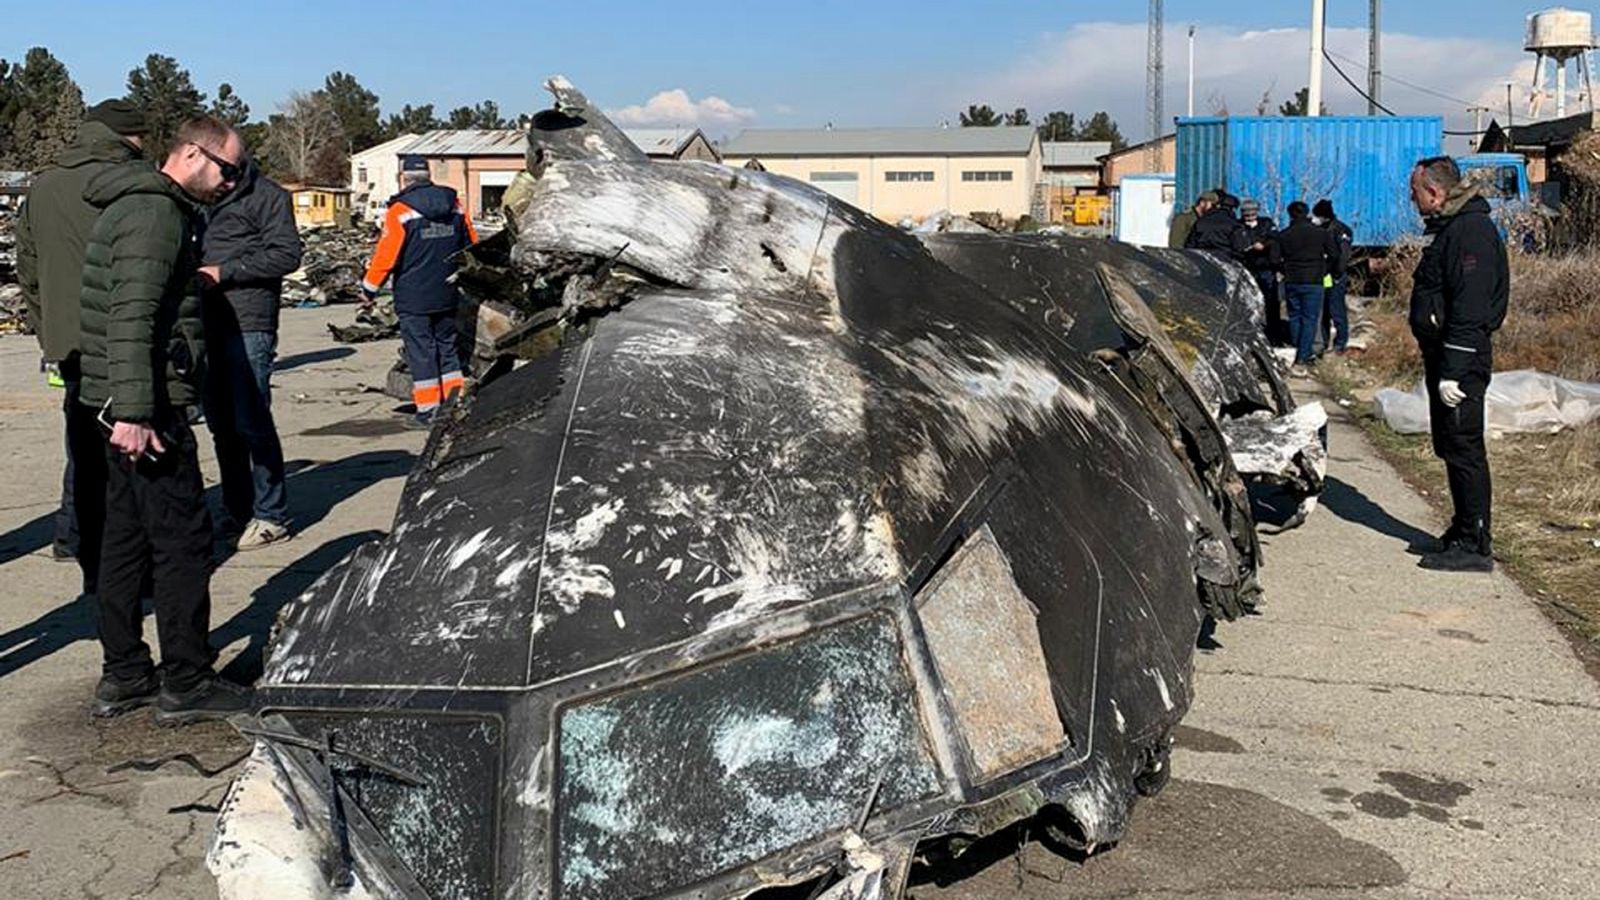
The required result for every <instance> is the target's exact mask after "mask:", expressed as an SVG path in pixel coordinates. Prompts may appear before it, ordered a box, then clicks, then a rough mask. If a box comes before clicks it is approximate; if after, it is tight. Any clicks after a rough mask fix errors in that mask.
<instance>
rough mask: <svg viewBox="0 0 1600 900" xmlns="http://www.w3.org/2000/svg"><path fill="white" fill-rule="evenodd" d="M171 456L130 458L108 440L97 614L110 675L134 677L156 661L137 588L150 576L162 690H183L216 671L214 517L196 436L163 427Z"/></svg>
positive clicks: (179, 426)
mask: <svg viewBox="0 0 1600 900" xmlns="http://www.w3.org/2000/svg"><path fill="white" fill-rule="evenodd" d="M158 432H159V433H160V435H161V441H162V443H163V444H165V445H166V451H165V452H164V453H161V454H159V455H158V456H156V458H155V459H154V460H151V459H143V458H141V459H139V460H138V461H136V462H135V461H132V460H129V459H128V458H127V457H125V456H123V455H122V453H121V451H119V450H117V449H116V448H115V447H112V446H111V445H110V443H109V442H106V443H105V459H106V494H105V497H106V501H105V506H106V510H105V535H104V543H103V546H102V547H101V553H100V593H99V604H98V607H97V609H98V612H99V619H100V644H101V647H102V648H103V649H104V651H105V666H104V670H105V674H106V675H107V676H109V677H111V678H114V679H116V680H118V681H124V682H126V681H133V680H136V679H138V678H141V677H143V676H144V675H146V674H148V673H149V672H150V671H151V669H152V668H153V666H154V664H153V662H152V660H151V658H150V646H149V645H148V644H146V643H145V642H144V633H143V618H144V615H143V609H142V608H141V604H140V594H141V593H142V591H141V590H140V587H141V585H142V584H143V583H145V581H146V577H147V576H148V580H149V584H150V587H151V596H152V597H153V598H154V600H155V609H156V632H157V634H158V636H159V637H160V643H161V669H162V675H163V677H164V679H165V682H166V686H167V687H168V688H169V689H171V690H174V691H186V690H189V689H190V688H192V687H194V686H195V685H196V684H198V683H199V682H200V681H201V680H202V679H204V678H205V677H207V676H209V675H210V674H211V663H212V662H213V661H214V660H215V659H216V653H215V652H214V651H213V650H212V649H211V646H210V644H209V643H208V637H209V634H210V630H211V514H210V512H209V511H208V510H207V509H206V501H205V484H204V482H203V481H202V479H201V476H200V459H199V456H198V455H197V453H196V448H195V438H194V430H193V429H191V428H190V427H189V424H188V423H187V422H185V421H182V420H178V421H173V422H164V423H162V424H161V426H160V427H159V428H158Z"/></svg>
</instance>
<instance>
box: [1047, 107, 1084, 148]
mask: <svg viewBox="0 0 1600 900" xmlns="http://www.w3.org/2000/svg"><path fill="white" fill-rule="evenodd" d="M1077 139H1078V125H1077V121H1076V118H1075V117H1074V116H1073V115H1072V113H1069V112H1064V111H1062V110H1059V109H1058V110H1055V111H1054V112H1049V113H1045V116H1044V121H1043V122H1040V123H1039V140H1041V141H1075V140H1077Z"/></svg>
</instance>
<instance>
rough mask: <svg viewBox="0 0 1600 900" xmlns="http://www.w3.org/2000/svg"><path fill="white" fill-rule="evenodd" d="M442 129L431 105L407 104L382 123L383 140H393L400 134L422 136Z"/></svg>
mask: <svg viewBox="0 0 1600 900" xmlns="http://www.w3.org/2000/svg"><path fill="white" fill-rule="evenodd" d="M443 127H444V125H443V124H442V123H440V121H439V120H438V119H437V118H435V117H434V115H433V104H432V103H424V104H423V105H421V106H412V105H411V104H409V103H407V104H406V105H405V107H404V108H402V109H401V110H400V111H399V112H397V113H391V114H390V115H389V118H388V120H386V121H385V122H384V123H383V140H386V141H389V140H394V139H395V138H397V137H399V136H400V135H402V134H422V133H423V132H427V131H433V130H434V129H437V128H443Z"/></svg>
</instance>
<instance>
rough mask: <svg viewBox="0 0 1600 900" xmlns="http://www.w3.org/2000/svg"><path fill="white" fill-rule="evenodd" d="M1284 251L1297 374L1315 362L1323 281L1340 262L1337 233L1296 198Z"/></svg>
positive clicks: (1281, 243) (1283, 234) (1282, 240)
mask: <svg viewBox="0 0 1600 900" xmlns="http://www.w3.org/2000/svg"><path fill="white" fill-rule="evenodd" d="M1278 247H1279V248H1280V250H1281V251H1282V253H1283V297H1284V300H1285V301H1286V302H1287V304H1288V307H1289V340H1290V341H1291V342H1292V343H1293V344H1294V349H1295V354H1294V363H1295V369H1294V370H1293V371H1294V374H1296V375H1303V374H1305V369H1304V367H1305V366H1307V365H1310V364H1311V361H1312V357H1313V354H1314V349H1313V348H1314V346H1315V342H1316V337H1317V321H1318V319H1319V317H1320V316H1321V315H1322V302H1323V297H1322V292H1323V286H1322V281H1323V279H1324V278H1326V277H1328V273H1330V272H1332V271H1333V266H1334V265H1336V264H1337V260H1338V256H1339V248H1338V247H1337V246H1336V245H1335V244H1334V242H1333V235H1332V234H1331V233H1329V232H1328V231H1327V230H1326V229H1322V228H1318V227H1317V226H1316V225H1315V224H1313V223H1312V221H1311V210H1310V209H1308V208H1307V207H1306V205H1305V204H1304V203H1303V202H1301V201H1299V200H1296V201H1294V202H1293V203H1291V204H1289V227H1288V228H1285V229H1284V230H1282V231H1280V232H1278Z"/></svg>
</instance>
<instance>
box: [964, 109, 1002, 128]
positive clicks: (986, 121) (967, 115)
mask: <svg viewBox="0 0 1600 900" xmlns="http://www.w3.org/2000/svg"><path fill="white" fill-rule="evenodd" d="M999 124H1000V116H999V115H998V114H996V113H995V111H994V110H993V109H990V108H989V104H987V103H984V104H982V105H979V104H976V103H974V104H972V105H970V106H968V107H967V111H966V112H964V113H962V114H961V126H962V127H963V128H971V127H985V126H989V125H999Z"/></svg>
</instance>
